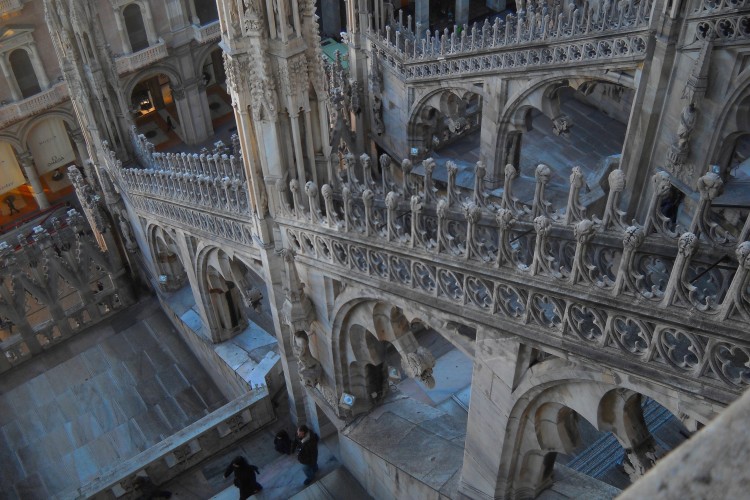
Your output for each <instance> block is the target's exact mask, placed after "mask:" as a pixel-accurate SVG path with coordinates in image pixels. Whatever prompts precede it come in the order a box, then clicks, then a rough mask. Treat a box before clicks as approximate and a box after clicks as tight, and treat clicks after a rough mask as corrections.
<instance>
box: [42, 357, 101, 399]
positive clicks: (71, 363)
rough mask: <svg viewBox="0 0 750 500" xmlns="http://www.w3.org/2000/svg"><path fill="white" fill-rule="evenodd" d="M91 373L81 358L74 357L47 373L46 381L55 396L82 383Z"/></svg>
mask: <svg viewBox="0 0 750 500" xmlns="http://www.w3.org/2000/svg"><path fill="white" fill-rule="evenodd" d="M89 377H91V373H90V372H89V370H88V368H87V367H86V365H85V364H84V362H83V359H82V358H81V357H75V358H71V359H69V360H67V361H66V362H64V363H62V364H60V365H58V366H56V367H55V368H53V369H52V370H50V372H48V373H47V380H48V381H49V383H50V385H52V389H53V390H54V392H55V394H60V393H61V392H65V390H66V389H68V388H73V387H75V386H76V385H80V384H82V383H84V382H85V381H86V380H87V379H88V378H89Z"/></svg>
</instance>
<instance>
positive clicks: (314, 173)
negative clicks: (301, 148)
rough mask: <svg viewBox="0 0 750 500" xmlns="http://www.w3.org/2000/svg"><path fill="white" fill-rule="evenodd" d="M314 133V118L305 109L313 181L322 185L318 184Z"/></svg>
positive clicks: (308, 152) (309, 160)
mask: <svg viewBox="0 0 750 500" xmlns="http://www.w3.org/2000/svg"><path fill="white" fill-rule="evenodd" d="M360 130H362V129H360ZM313 135H314V131H313V125H312V120H311V119H310V111H305V146H306V148H307V157H308V164H309V165H310V172H311V174H312V181H313V182H314V183H315V184H317V185H318V186H320V184H318V172H317V169H316V168H315V146H314V145H313Z"/></svg>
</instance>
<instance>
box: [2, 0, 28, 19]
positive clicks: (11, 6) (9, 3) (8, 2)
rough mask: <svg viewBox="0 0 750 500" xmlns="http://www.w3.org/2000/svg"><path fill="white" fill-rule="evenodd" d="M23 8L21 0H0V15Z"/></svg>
mask: <svg viewBox="0 0 750 500" xmlns="http://www.w3.org/2000/svg"><path fill="white" fill-rule="evenodd" d="M21 9H23V0H0V16H4V15H5V14H10V13H11V12H15V11H17V10H21Z"/></svg>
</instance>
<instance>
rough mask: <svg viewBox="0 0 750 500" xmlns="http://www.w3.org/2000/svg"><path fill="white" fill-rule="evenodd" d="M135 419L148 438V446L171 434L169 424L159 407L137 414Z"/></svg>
mask: <svg viewBox="0 0 750 500" xmlns="http://www.w3.org/2000/svg"><path fill="white" fill-rule="evenodd" d="M133 420H134V421H135V423H136V424H137V425H138V429H140V431H141V432H142V433H143V436H144V437H145V438H146V444H147V446H153V445H154V444H156V443H158V442H159V441H161V440H162V439H164V438H165V437H167V436H169V435H170V434H171V433H170V431H169V424H168V423H167V422H166V419H165V418H164V415H163V414H162V412H161V410H159V408H157V407H154V408H151V409H149V410H148V411H147V412H145V413H141V414H140V415H136V416H135V417H133Z"/></svg>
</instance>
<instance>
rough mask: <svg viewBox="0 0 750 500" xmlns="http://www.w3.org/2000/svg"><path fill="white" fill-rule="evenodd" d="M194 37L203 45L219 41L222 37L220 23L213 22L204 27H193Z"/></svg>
mask: <svg viewBox="0 0 750 500" xmlns="http://www.w3.org/2000/svg"><path fill="white" fill-rule="evenodd" d="M193 37H194V38H195V41H196V42H198V43H199V44H201V45H203V44H204V43H208V42H214V41H216V40H218V39H219V38H220V37H221V26H219V21H218V20H216V21H212V22H210V23H208V24H204V25H202V26H196V25H193Z"/></svg>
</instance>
